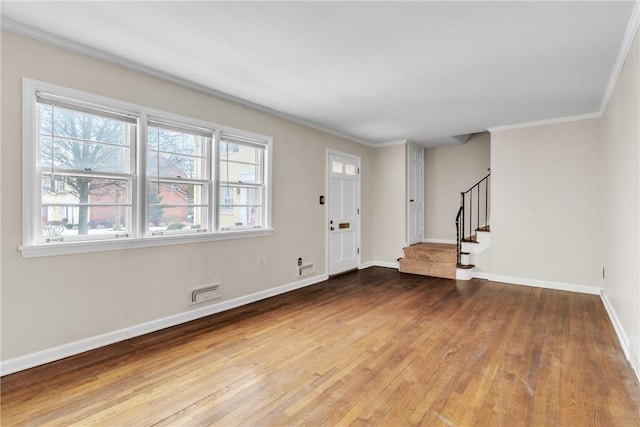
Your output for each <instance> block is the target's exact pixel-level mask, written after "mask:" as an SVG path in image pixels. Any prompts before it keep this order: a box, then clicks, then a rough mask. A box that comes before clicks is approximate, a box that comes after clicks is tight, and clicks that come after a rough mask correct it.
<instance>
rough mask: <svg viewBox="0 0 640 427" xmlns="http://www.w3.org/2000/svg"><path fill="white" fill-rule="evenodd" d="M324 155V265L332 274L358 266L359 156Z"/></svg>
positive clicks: (330, 152) (330, 153)
mask: <svg viewBox="0 0 640 427" xmlns="http://www.w3.org/2000/svg"><path fill="white" fill-rule="evenodd" d="M327 154H328V155H327V178H328V179H327V181H328V182H327V191H328V196H327V203H328V207H327V217H328V218H327V224H326V226H327V250H328V255H327V260H328V262H327V265H328V273H329V275H334V274H338V273H343V272H345V271H349V270H353V269H357V268H358V265H359V259H360V157H357V156H352V155H350V154H345V153H339V152H335V151H328V152H327Z"/></svg>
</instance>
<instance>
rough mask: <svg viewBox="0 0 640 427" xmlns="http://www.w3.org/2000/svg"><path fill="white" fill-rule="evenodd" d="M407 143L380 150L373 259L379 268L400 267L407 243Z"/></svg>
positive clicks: (375, 178) (375, 179)
mask: <svg viewBox="0 0 640 427" xmlns="http://www.w3.org/2000/svg"><path fill="white" fill-rule="evenodd" d="M406 149H407V148H406V144H401V145H392V146H389V147H382V148H377V149H376V150H375V156H374V165H373V168H374V171H375V173H374V175H373V176H372V180H373V182H372V198H373V211H374V215H373V218H374V222H373V227H372V228H369V229H365V228H363V230H365V231H364V232H369V233H371V234H372V235H373V239H374V240H373V247H374V252H373V259H374V260H375V261H377V262H378V264H380V265H389V266H391V265H395V266H397V264H398V262H397V260H398V258H400V257H402V256H403V252H402V248H403V247H404V246H405V244H406V241H407V233H406V223H407V214H406V199H407V196H406V195H407V187H406V181H407V176H406V175H407V174H406V170H407V165H406Z"/></svg>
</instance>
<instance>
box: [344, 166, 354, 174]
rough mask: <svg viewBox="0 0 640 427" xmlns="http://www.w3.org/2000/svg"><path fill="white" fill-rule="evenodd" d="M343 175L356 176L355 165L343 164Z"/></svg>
mask: <svg viewBox="0 0 640 427" xmlns="http://www.w3.org/2000/svg"><path fill="white" fill-rule="evenodd" d="M344 173H345V174H347V175H355V174H356V165H350V164H348V163H347V164H345V165H344Z"/></svg>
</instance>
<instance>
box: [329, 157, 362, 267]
mask: <svg viewBox="0 0 640 427" xmlns="http://www.w3.org/2000/svg"><path fill="white" fill-rule="evenodd" d="M332 154H334V155H336V156H342V157H347V158H349V159H352V160H355V161H356V162H357V164H358V165H357V168H358V173H357V176H356V187H357V188H356V209H358V212H359V213H357V214H356V217H357V224H358V229H357V230H356V240H357V241H356V247H357V248H359V249H360V250H359V251H358V256H357V265H356V267H357V268H360V263H361V259H362V237H361V236H362V229H361V224H362V221H361V218H362V195H361V193H362V178H361V177H362V158H361V157H360V156H358V155H355V154H350V153H345V152H343V151H337V150H333V149H331V148H327V154H326V157H325V165H324V171H325V179H324V183H325V194H326V195H327V197H326V198H325V204H324V207H325V209H324V216H325V220H324V224H325V227H326V228H325V233H324V247H325V265H326V266H327V274H329V199H330V196H329V188H330V186H331V185H330V183H329V181H330V179H331V172H330V171H329V170H330V162H329V157H330V156H331V155H332ZM335 274H339V273H335Z"/></svg>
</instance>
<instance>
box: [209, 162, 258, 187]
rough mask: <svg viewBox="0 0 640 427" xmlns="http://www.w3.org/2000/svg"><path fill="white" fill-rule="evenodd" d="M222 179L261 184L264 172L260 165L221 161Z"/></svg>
mask: <svg viewBox="0 0 640 427" xmlns="http://www.w3.org/2000/svg"><path fill="white" fill-rule="evenodd" d="M219 169H220V181H221V182H237V183H246V184H261V183H262V173H261V167H260V165H254V164H246V163H235V162H220V168H219Z"/></svg>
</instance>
